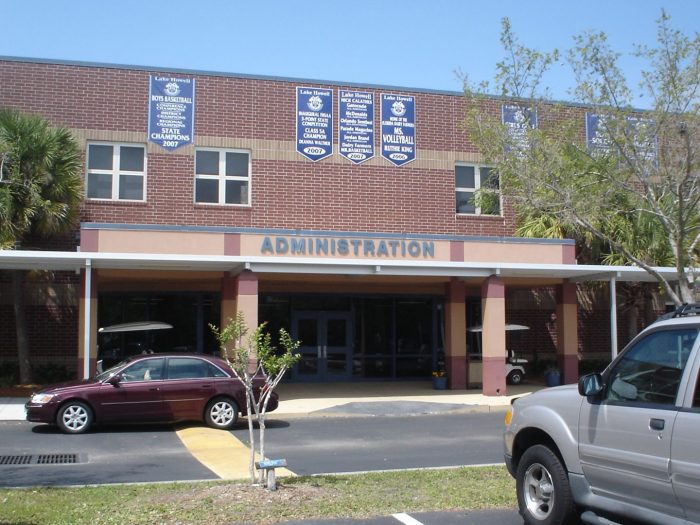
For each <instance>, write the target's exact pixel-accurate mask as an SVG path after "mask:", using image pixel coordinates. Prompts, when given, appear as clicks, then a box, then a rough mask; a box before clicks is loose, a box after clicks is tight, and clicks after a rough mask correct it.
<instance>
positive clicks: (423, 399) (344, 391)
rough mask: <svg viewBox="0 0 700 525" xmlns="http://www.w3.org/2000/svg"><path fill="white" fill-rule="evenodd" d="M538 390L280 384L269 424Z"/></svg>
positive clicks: (485, 407) (426, 410)
mask: <svg viewBox="0 0 700 525" xmlns="http://www.w3.org/2000/svg"><path fill="white" fill-rule="evenodd" d="M541 388H543V387H542V386H539V385H518V386H509V387H508V395H505V396H498V397H487V396H484V395H483V394H482V393H481V390H433V388H432V383H431V382H430V381H410V382H402V381H395V382H366V383H285V384H282V385H280V386H279V387H278V388H277V391H278V393H279V396H280V404H279V408H278V409H277V410H276V411H275V412H274V413H273V414H274V417H275V418H279V417H282V416H292V417H330V416H343V417H352V416H367V415H372V416H390V415H419V414H434V413H444V412H450V411H460V412H491V411H500V410H505V409H506V407H507V406H508V405H509V404H510V401H511V399H513V398H514V397H519V396H523V395H525V394H529V393H531V392H534V391H536V390H539V389H541ZM26 402H27V398H26V397H0V421H23V420H24V419H25V416H24V404H25V403H26Z"/></svg>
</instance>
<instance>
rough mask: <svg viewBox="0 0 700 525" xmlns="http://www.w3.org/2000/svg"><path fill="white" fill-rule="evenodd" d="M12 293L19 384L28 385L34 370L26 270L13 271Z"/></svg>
mask: <svg viewBox="0 0 700 525" xmlns="http://www.w3.org/2000/svg"><path fill="white" fill-rule="evenodd" d="M10 273H11V274H12V292H13V295H14V306H15V328H16V331H17V360H18V361H19V382H20V384H21V385H28V384H30V383H31V382H32V368H31V366H30V364H29V336H28V332H29V330H28V328H27V315H26V308H25V303H24V287H23V284H24V276H25V274H26V272H25V271H24V270H11V271H10Z"/></svg>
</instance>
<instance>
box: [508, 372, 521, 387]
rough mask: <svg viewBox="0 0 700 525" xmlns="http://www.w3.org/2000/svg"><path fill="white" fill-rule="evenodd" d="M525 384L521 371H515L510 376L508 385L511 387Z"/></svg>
mask: <svg viewBox="0 0 700 525" xmlns="http://www.w3.org/2000/svg"><path fill="white" fill-rule="evenodd" d="M522 382H523V374H522V372H520V371H519V370H513V371H512V372H511V373H510V374H508V383H510V384H511V385H519V384H520V383H522Z"/></svg>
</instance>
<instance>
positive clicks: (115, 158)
mask: <svg viewBox="0 0 700 525" xmlns="http://www.w3.org/2000/svg"><path fill="white" fill-rule="evenodd" d="M91 146H110V147H111V148H112V169H102V168H92V169H91V168H90V147H91ZM123 147H127V148H141V149H142V150H143V172H140V171H132V170H122V169H121V168H120V164H121V149H122V148H123ZM147 173H148V147H147V146H146V145H145V144H143V143H137V142H108V141H88V143H87V147H86V151H85V199H86V200H89V201H102V202H146V195H147V192H146V189H147V187H148V186H147V182H148V179H147ZM90 174H95V175H110V176H111V177H112V188H111V196H110V197H90V196H89V180H90ZM122 175H126V176H140V177H141V179H142V186H141V187H142V198H141V199H121V198H119V190H120V182H121V176H122Z"/></svg>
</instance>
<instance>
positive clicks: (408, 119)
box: [381, 93, 416, 166]
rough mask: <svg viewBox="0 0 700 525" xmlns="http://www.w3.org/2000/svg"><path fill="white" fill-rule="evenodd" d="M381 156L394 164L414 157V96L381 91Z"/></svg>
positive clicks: (403, 162)
mask: <svg viewBox="0 0 700 525" xmlns="http://www.w3.org/2000/svg"><path fill="white" fill-rule="evenodd" d="M381 116H382V157H384V158H385V159H387V160H388V161H389V162H391V163H393V164H395V165H396V166H402V165H403V164H406V163H407V162H411V161H412V160H415V159H416V100H415V97H407V96H404V95H390V94H385V93H382V107H381Z"/></svg>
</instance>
